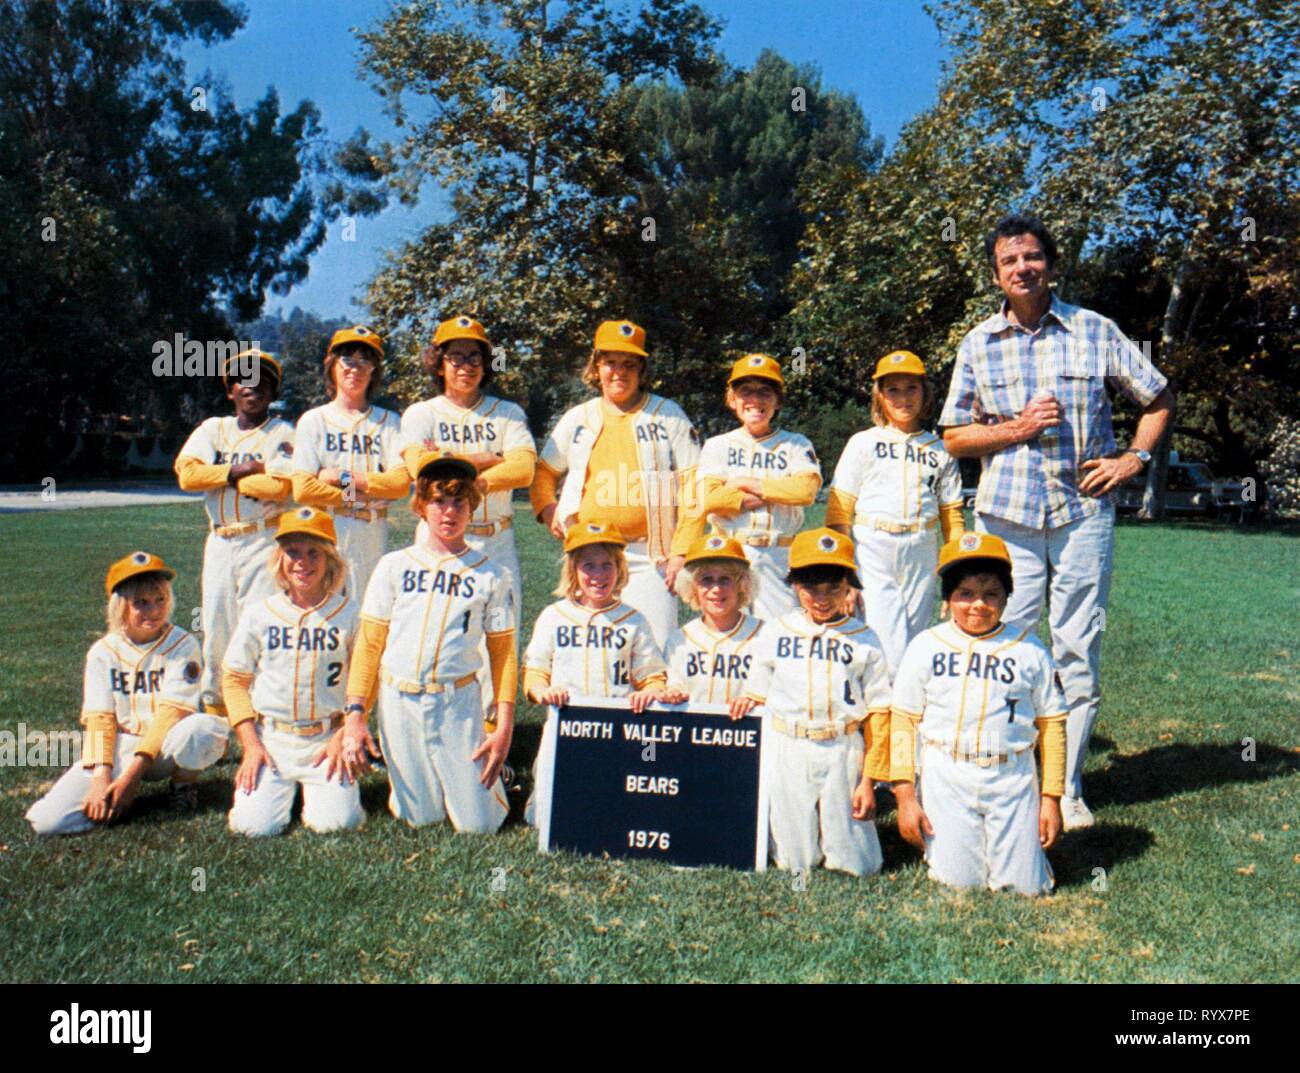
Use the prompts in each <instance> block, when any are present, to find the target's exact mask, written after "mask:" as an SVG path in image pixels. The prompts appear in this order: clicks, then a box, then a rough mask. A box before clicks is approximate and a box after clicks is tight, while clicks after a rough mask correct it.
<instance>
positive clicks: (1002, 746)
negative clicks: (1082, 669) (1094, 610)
mask: <svg viewBox="0 0 1300 1073" xmlns="http://www.w3.org/2000/svg"><path fill="white" fill-rule="evenodd" d="M938 569H939V577H940V580H941V584H942V591H943V599H944V600H945V601H946V603H947V606H948V610H949V612H950V614H951V619H950V620H949V621H946V622H941V623H939V625H937V626H934V627H932V628H931V629H928V630H926V631H925V632H924V633H922V634H920V635H919V636H917V637H916V638H914V639H913V641H912V643H911V644H910V645H908V646H907V652H906V653H905V654H904V656H903V662H902V665H901V666H900V667H899V670H898V678H897V680H896V682H895V685H894V697H893V717H892V721H891V723H892V737H893V742H892V748H891V764H892V772H891V776H890V777H891V779H892V781H893V785H894V795H895V797H896V798H897V801H898V830H899V833H900V834H901V835H902V836H903V837H904V838H905V839H907V841H908V842H911V843H912V844H913V845H915V846H916V847H918V848H919V849H924V851H925V859H926V863H927V864H928V865H929V870H930V877H931V878H932V879H936V880H938V881H939V882H940V883H946V884H948V885H949V886H952V887H988V888H989V889H990V890H1006V889H1009V890H1016V891H1019V892H1020V893H1021V894H1028V895H1036V894H1046V893H1047V892H1049V891H1050V890H1051V889H1052V886H1053V882H1054V881H1053V878H1052V868H1051V865H1049V864H1048V863H1047V855H1046V853H1045V852H1044V850H1047V849H1050V848H1051V847H1052V846H1053V845H1054V844H1055V843H1056V840H1057V838H1058V837H1059V836H1060V833H1061V806H1060V798H1061V793H1062V792H1063V791H1064V789H1065V720H1066V707H1065V700H1064V698H1063V697H1062V695H1061V690H1060V686H1059V684H1058V683H1057V680H1056V671H1055V668H1054V666H1053V664H1052V657H1051V655H1050V654H1049V653H1048V651H1047V649H1046V647H1044V645H1043V643H1042V642H1041V641H1039V639H1038V638H1037V637H1036V636H1035V635H1034V634H1033V632H1032V631H1029V630H1024V631H1015V632H1013V631H1011V630H1010V629H1009V628H1008V627H1007V626H1006V625H1004V624H1003V622H1002V613H1003V611H1004V610H1005V609H1006V606H1007V597H1008V596H1010V595H1011V591H1012V588H1011V556H1010V554H1009V553H1008V551H1007V547H1006V545H1005V544H1004V543H1003V542H1002V540H1001V539H1000V538H998V537H996V536H991V535H989V534H986V533H965V534H963V535H962V536H960V537H958V538H957V539H956V540H953V541H951V542H949V543H947V544H945V545H944V546H943V549H942V551H941V552H940V555H939V568H938ZM918 734H919V735H920V739H921V752H920V755H921V763H920V777H921V782H920V788H919V790H916V789H914V783H915V780H916V771H915V766H914V764H915V757H916V738H917V735H918ZM1035 744H1037V745H1038V747H1039V750H1040V753H1041V755H1042V765H1043V776H1042V790H1041V791H1040V790H1039V785H1038V773H1037V771H1036V770H1035V765H1034V745H1035Z"/></svg>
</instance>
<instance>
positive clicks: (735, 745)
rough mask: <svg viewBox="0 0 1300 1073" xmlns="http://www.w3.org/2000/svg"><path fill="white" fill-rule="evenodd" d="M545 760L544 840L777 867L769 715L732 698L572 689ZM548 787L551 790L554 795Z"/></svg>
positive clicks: (654, 856)
mask: <svg viewBox="0 0 1300 1073" xmlns="http://www.w3.org/2000/svg"><path fill="white" fill-rule="evenodd" d="M570 699H571V703H569V704H567V705H565V706H564V707H563V708H554V707H553V708H551V709H550V712H549V714H548V717H547V718H548V719H549V720H550V721H551V725H550V727H549V729H548V732H547V734H546V735H545V736H544V738H543V747H542V753H541V756H540V757H539V770H538V787H539V791H538V799H537V826H538V847H539V848H540V849H541V850H543V851H546V850H554V849H566V850H572V851H573V852H575V853H585V854H590V855H593V856H601V855H604V854H608V855H609V856H611V857H637V858H647V859H650V860H657V861H666V862H668V863H669V864H675V865H684V866H687V867H699V866H701V865H722V866H725V867H728V868H738V869H742V870H745V871H759V872H761V871H763V870H764V868H765V867H766V866H767V787H766V785H765V784H764V780H763V778H762V772H763V764H762V752H763V721H762V719H761V718H759V717H757V716H747V717H745V718H744V719H740V720H735V721H733V720H731V719H730V718H728V717H727V716H726V714H725V713H726V710H727V709H726V707H725V705H721V704H695V705H691V704H682V705H662V704H656V705H655V706H654V707H653V708H651V709H650V710H648V711H646V712H643V713H642V714H640V715H634V714H633V713H632V711H631V710H630V709H629V708H628V706H627V702H626V701H625V700H607V699H604V698H590V697H572V698H570ZM548 787H549V793H548V792H546V791H547V788H548Z"/></svg>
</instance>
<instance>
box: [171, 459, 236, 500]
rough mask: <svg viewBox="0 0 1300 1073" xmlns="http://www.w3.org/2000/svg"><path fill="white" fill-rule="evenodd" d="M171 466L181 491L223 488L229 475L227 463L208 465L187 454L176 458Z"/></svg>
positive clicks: (205, 490) (204, 490) (206, 490)
mask: <svg viewBox="0 0 1300 1073" xmlns="http://www.w3.org/2000/svg"><path fill="white" fill-rule="evenodd" d="M173 468H174V469H175V470H176V479H177V480H178V481H179V482H180V486H181V491H182V492H210V491H212V489H214V488H225V487H226V481H227V480H228V479H229V477H230V466H229V464H227V465H224V466H210V465H208V464H207V463H206V462H200V461H199V460H198V459H197V458H191V457H189V456H188V455H182V456H181V457H180V458H178V459H176V465H175V466H174V467H173Z"/></svg>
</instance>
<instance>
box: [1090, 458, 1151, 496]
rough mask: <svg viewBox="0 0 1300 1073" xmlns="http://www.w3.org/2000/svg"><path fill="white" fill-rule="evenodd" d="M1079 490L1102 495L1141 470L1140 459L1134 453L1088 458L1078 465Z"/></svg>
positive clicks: (1092, 494) (1093, 494) (1091, 494)
mask: <svg viewBox="0 0 1300 1073" xmlns="http://www.w3.org/2000/svg"><path fill="white" fill-rule="evenodd" d="M1079 469H1080V471H1081V472H1082V474H1083V476H1082V477H1080V478H1079V491H1080V492H1082V493H1083V494H1084V495H1089V496H1103V495H1105V494H1106V493H1107V492H1109V491H1111V490H1113V489H1115V488H1118V487H1119V486H1120V485H1121V484H1123V483H1124V482H1125V481H1127V480H1129V479H1130V478H1133V477H1136V476H1137V475H1138V474H1139V473H1141V472H1142V461H1141V459H1139V458H1138V456H1137V455H1134V454H1127V453H1125V454H1121V455H1115V456H1114V457H1112V458H1090V459H1088V461H1087V462H1085V463H1084V464H1083V465H1082V466H1080V467H1079Z"/></svg>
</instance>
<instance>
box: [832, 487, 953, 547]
mask: <svg viewBox="0 0 1300 1073" xmlns="http://www.w3.org/2000/svg"><path fill="white" fill-rule="evenodd" d="M831 494H832V495H834V493H831ZM828 524H829V523H828ZM939 527H940V528H941V529H942V530H943V542H944V543H945V544H947V543H948V541H950V540H956V539H957V538H958V537H959V536H961V535H962V533H964V532H966V516H965V514H963V513H962V505H961V503H960V502H957V503H945V504H944V505H943V506H941V507H940V508H939Z"/></svg>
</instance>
